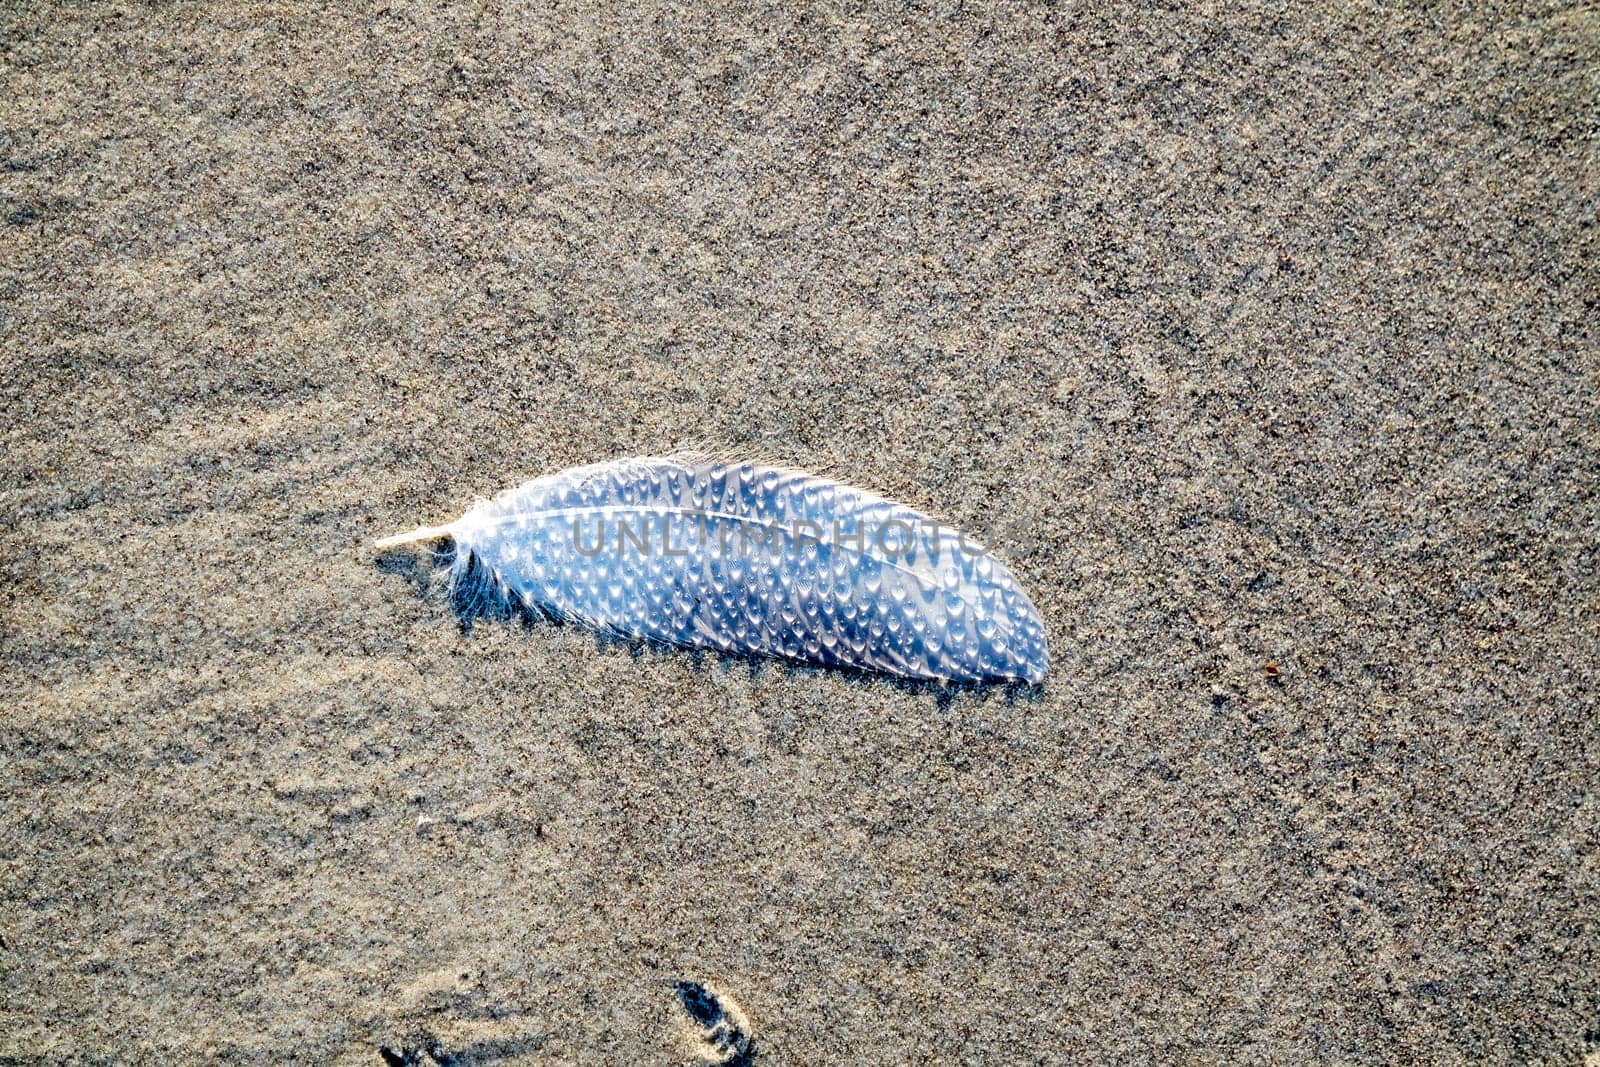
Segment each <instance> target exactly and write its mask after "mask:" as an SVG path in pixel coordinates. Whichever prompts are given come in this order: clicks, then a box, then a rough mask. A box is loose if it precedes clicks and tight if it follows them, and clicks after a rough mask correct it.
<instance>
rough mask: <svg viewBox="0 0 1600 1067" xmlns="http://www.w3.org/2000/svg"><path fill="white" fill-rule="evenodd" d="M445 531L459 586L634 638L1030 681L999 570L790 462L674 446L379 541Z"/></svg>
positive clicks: (1019, 608)
mask: <svg viewBox="0 0 1600 1067" xmlns="http://www.w3.org/2000/svg"><path fill="white" fill-rule="evenodd" d="M440 538H450V539H452V540H454V542H455V545H456V552H455V560H454V562H453V563H452V565H451V580H452V583H454V584H455V586H456V587H459V586H460V585H461V583H463V582H464V581H465V580H466V578H467V576H468V574H469V573H473V572H478V571H481V572H482V574H484V575H485V576H486V577H487V579H488V581H490V583H491V584H492V587H493V588H494V590H495V591H496V593H497V594H498V595H500V596H502V597H504V598H505V599H506V600H507V601H509V602H511V603H514V604H518V605H520V606H522V607H524V608H527V609H529V610H532V611H535V612H539V613H543V614H546V615H549V616H551V617H554V618H557V619H561V620H564V621H568V622H572V623H576V624H579V625H582V626H587V627H591V628H594V629H597V630H602V631H606V632H609V633H615V634H620V635H623V636H626V637H629V638H633V639H642V640H647V641H656V642H663V643H666V644H671V645H678V646H682V647H687V648H703V649H711V650H714V651H717V652H722V653H729V654H753V655H766V656H776V657H780V658H784V659H790V660H797V661H801V662H805V663H812V664H818V665H821V666H828V667H844V668H854V669H858V670H868V671H881V672H884V673H887V674H892V675H897V676H899V677H902V678H911V679H924V680H942V681H959V682H977V681H1000V680H1022V681H1026V682H1030V683H1037V682H1039V681H1041V680H1042V679H1043V678H1044V674H1045V671H1046V669H1047V668H1048V665H1049V658H1048V653H1047V650H1046V646H1045V634H1044V625H1043V623H1042V622H1041V621H1040V619H1039V614H1038V612H1037V611H1036V610H1035V609H1034V606H1033V604H1032V602H1030V601H1029V599H1028V597H1027V594H1026V593H1024V592H1023V591H1022V589H1021V587H1020V586H1019V585H1018V584H1017V581H1016V579H1015V578H1013V577H1012V575H1011V572H1010V571H1009V570H1007V569H1006V567H1005V566H1004V565H1003V564H1001V563H1000V562H999V561H998V560H996V559H995V558H994V557H993V556H991V555H990V554H989V553H988V552H986V551H985V550H984V549H983V548H982V547H981V546H979V545H976V544H974V543H973V542H971V541H969V540H967V539H966V538H965V537H963V536H962V535H961V534H960V533H958V532H956V531H955V530H952V529H951V528H949V527H947V526H944V525H942V524H940V523H937V522H935V521H934V520H932V519H930V518H928V517H927V516H926V515H923V514H921V513H920V512H917V511H914V510H912V509H911V508H908V507H906V506H905V505H903V504H896V503H894V502H892V501H889V500H885V499H883V498H882V497H880V496H877V495H875V494H873V493H869V492H866V491H865V490H861V489H855V488H852V487H850V486H847V485H842V484H840V483H838V482H834V481H830V480H828V479H825V478H821V477H818V476H815V475H811V474H806V473H804V472H802V471H797V470H790V469H786V468H782V467H775V466H768V465H765V464H760V463H750V462H747V463H740V462H734V461H724V460H712V459H704V458H699V457H686V456H670V457H664V458H663V457H647V458H638V459H621V460H615V461H612V462H608V463H599V464H595V465H592V466H587V467H577V468H574V469H571V470H567V471H563V472H561V473H560V474H555V475H551V476H549V477H545V478H538V479H535V480H533V481H531V482H528V483H526V484H524V485H521V486H518V487H517V488H515V489H509V490H507V491H505V492H503V493H501V494H499V495H498V496H496V497H494V498H493V499H491V500H484V501H480V502H479V503H478V504H477V505H476V506H474V507H473V508H472V509H471V510H469V511H468V512H467V513H466V514H465V515H463V516H461V518H459V519H457V520H456V521H454V522H452V523H448V524H446V525H443V526H430V527H422V528H419V529H417V530H413V531H411V532H410V533H405V534H400V535H398V536H395V537H387V538H384V539H383V540H381V541H379V542H378V547H380V548H387V547H390V546H393V545H398V544H404V543H407V542H412V541H423V540H432V539H440Z"/></svg>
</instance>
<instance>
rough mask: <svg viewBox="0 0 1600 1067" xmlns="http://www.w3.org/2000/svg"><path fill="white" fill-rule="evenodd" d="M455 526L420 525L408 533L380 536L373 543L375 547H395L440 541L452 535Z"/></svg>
mask: <svg viewBox="0 0 1600 1067" xmlns="http://www.w3.org/2000/svg"><path fill="white" fill-rule="evenodd" d="M454 532H455V531H454V527H453V526H451V525H447V526H418V527H417V528H416V529H415V530H410V531H407V532H406V533H401V534H394V535H393V536H391V537H380V538H379V539H378V540H376V541H374V542H373V543H372V547H373V548H393V547H395V546H396V545H409V544H415V543H416V542H418V541H438V540H440V539H442V538H445V537H450V536H451V535H452V534H453V533H454Z"/></svg>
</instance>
